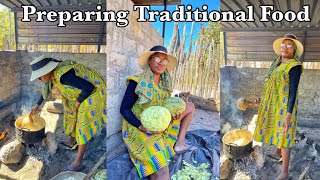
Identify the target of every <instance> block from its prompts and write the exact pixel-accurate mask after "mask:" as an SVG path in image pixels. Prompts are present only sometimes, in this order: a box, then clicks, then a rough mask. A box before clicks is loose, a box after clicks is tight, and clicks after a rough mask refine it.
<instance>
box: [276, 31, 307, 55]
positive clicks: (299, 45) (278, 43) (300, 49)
mask: <svg viewBox="0 0 320 180" xmlns="http://www.w3.org/2000/svg"><path fill="white" fill-rule="evenodd" d="M285 39H290V40H292V41H293V42H294V43H295V44H296V46H297V49H296V53H297V54H298V55H299V56H301V54H302V53H303V45H302V43H301V42H300V41H298V39H297V36H295V35H293V34H286V35H284V37H283V38H279V39H276V40H275V41H274V42H273V50H274V52H275V53H276V54H277V55H281V43H282V42H283V40H285Z"/></svg>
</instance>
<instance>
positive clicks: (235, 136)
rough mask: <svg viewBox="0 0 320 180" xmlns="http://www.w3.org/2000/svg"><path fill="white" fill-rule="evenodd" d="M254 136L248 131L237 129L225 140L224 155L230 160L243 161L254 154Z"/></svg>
mask: <svg viewBox="0 0 320 180" xmlns="http://www.w3.org/2000/svg"><path fill="white" fill-rule="evenodd" d="M252 141H253V136H252V134H251V132H250V131H248V130H246V129H235V130H232V131H230V132H228V133H226V134H225V135H224V136H223V138H222V142H223V153H224V154H225V155H226V156H227V157H228V158H230V159H236V160H237V159H241V158H243V157H245V156H247V155H249V154H250V153H251V152H252V150H253V149H252Z"/></svg>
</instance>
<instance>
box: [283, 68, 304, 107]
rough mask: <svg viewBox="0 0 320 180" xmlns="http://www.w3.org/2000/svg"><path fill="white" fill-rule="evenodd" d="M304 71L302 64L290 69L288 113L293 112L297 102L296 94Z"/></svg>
mask: <svg viewBox="0 0 320 180" xmlns="http://www.w3.org/2000/svg"><path fill="white" fill-rule="evenodd" d="M301 73H302V69H301V66H295V67H293V68H291V69H290V71H289V97H288V109H287V110H288V113H292V111H293V107H294V104H295V102H296V95H297V90H298V86H299V81H300V76H301Z"/></svg>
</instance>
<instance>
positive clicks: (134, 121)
mask: <svg viewBox="0 0 320 180" xmlns="http://www.w3.org/2000/svg"><path fill="white" fill-rule="evenodd" d="M136 87H137V82H135V81H129V84H128V87H127V90H126V92H125V94H124V97H123V100H122V103H121V107H120V113H121V115H122V116H123V117H124V118H125V119H126V120H127V121H128V122H129V123H130V124H131V125H133V126H134V127H136V128H139V126H140V125H141V122H140V120H139V119H138V118H137V117H136V116H135V115H134V113H133V112H132V110H131V108H132V107H133V105H134V103H135V102H136V101H137V100H138V98H139V97H138V95H137V94H136V93H135V92H134V91H135V89H136Z"/></svg>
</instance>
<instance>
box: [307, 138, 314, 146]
mask: <svg viewBox="0 0 320 180" xmlns="http://www.w3.org/2000/svg"><path fill="white" fill-rule="evenodd" d="M313 142H314V139H313V138H311V137H308V138H307V144H309V145H311V144H313Z"/></svg>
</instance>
